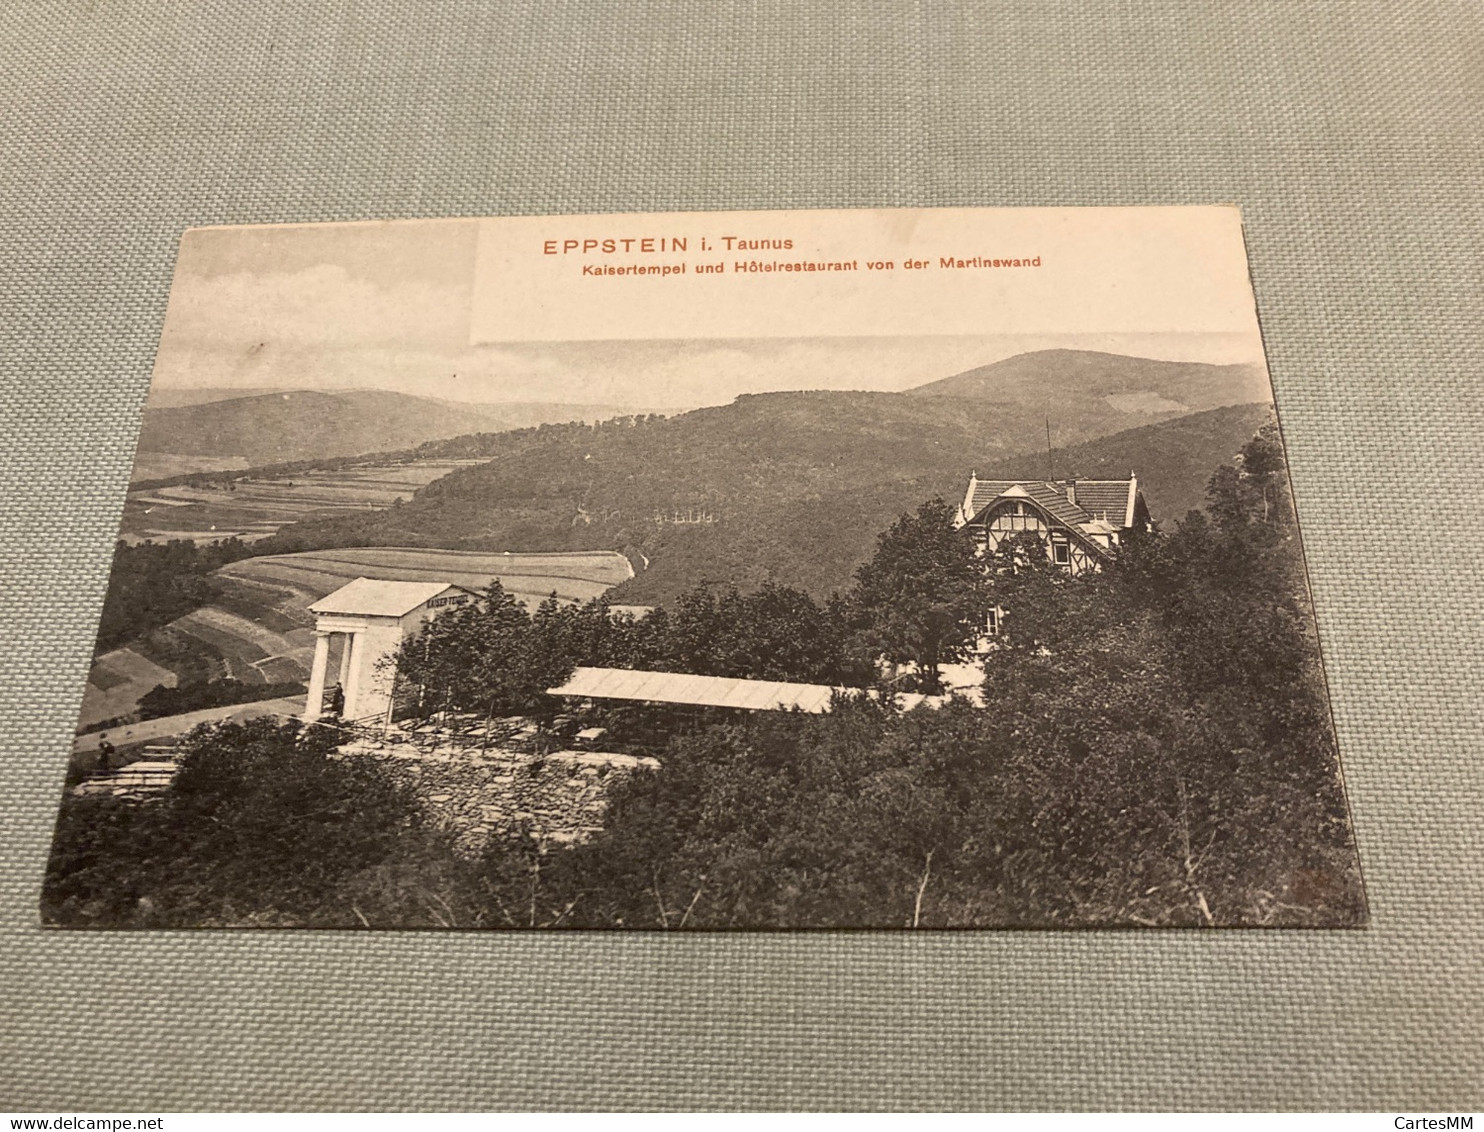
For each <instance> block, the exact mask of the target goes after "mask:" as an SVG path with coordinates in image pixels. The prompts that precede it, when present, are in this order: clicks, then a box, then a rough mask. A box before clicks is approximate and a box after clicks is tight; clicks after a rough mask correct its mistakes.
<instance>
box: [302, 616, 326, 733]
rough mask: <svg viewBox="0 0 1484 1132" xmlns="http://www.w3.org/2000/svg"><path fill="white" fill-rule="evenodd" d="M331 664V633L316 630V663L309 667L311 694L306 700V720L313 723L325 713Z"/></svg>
mask: <svg viewBox="0 0 1484 1132" xmlns="http://www.w3.org/2000/svg"><path fill="white" fill-rule="evenodd" d="M329 664H330V634H329V633H326V632H324V631H322V630H320V629H316V630H315V631H314V663H313V664H312V665H311V666H310V669H309V695H308V697H307V698H306V699H305V701H304V722H305V723H313V722H314V721H315V720H316V719H318V718H319V717H320V716H321V715H323V714H324V707H325V669H326V668H328V667H329Z"/></svg>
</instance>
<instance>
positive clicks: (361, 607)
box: [309, 578, 473, 617]
mask: <svg viewBox="0 0 1484 1132" xmlns="http://www.w3.org/2000/svg"><path fill="white" fill-rule="evenodd" d="M448 590H458V591H459V592H461V593H472V592H473V591H471V590H465V589H464V587H462V586H455V585H453V584H452V583H450V582H386V581H382V580H381V579H379V578H357V579H356V580H355V581H353V582H347V583H346V584H345V585H343V586H341V587H340V588H339V589H338V590H336V591H335V592H334V593H329V594H326V595H325V596H324V597H322V598H320V599H319V600H318V601H317V602H315V603H314V604H313V605H311V606H310V607H309V612H311V613H344V614H348V615H350V616H356V617H405V616H406V615H407V614H409V613H411V612H412V611H413V610H414V609H416V608H417V607H418V606H420V605H422V604H423V603H424V602H427V601H431V600H432V599H433V598H435V597H438V596H439V595H440V594H443V593H445V592H446V591H448Z"/></svg>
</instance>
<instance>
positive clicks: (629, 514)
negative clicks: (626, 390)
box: [263, 392, 1268, 602]
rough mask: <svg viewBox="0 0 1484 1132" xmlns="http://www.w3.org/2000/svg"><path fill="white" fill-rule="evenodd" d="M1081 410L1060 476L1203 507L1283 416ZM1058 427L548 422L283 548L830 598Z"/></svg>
mask: <svg viewBox="0 0 1484 1132" xmlns="http://www.w3.org/2000/svg"><path fill="white" fill-rule="evenodd" d="M1065 409H1066V411H1065V413H1064V414H1056V415H1053V416H1052V430H1053V436H1054V438H1055V439H1056V440H1057V442H1058V452H1057V455H1056V457H1055V460H1056V466H1055V470H1056V474H1057V475H1058V476H1062V475H1070V474H1077V475H1082V476H1086V477H1093V476H1097V475H1103V474H1107V475H1113V474H1117V475H1123V474H1127V472H1128V471H1129V469H1130V468H1134V469H1136V470H1138V471H1139V474H1140V477H1141V480H1142V481H1143V482H1144V483H1145V484H1146V485H1147V489H1148V495H1149V498H1150V502H1151V506H1153V507H1156V513H1167V514H1178V513H1183V511H1184V510H1185V509H1186V508H1188V507H1189V506H1193V505H1195V504H1198V503H1199V502H1200V498H1201V494H1202V492H1203V491H1204V487H1205V483H1206V480H1207V479H1208V478H1209V476H1210V474H1211V471H1212V469H1214V467H1215V466H1216V465H1217V464H1220V463H1222V462H1225V461H1227V460H1229V459H1230V458H1231V455H1232V453H1234V452H1236V451H1237V450H1238V449H1239V448H1240V447H1241V445H1242V444H1243V443H1244V442H1245V441H1246V440H1247V439H1248V438H1249V437H1250V436H1251V434H1252V432H1253V431H1254V430H1255V429H1256V428H1257V426H1258V424H1259V423H1261V420H1262V419H1263V418H1264V415H1265V414H1266V413H1267V411H1268V408H1267V406H1266V404H1261V405H1248V406H1238V407H1235V408H1230V409H1224V410H1217V411H1216V412H1213V413H1204V414H1195V415H1186V416H1184V417H1180V418H1176V419H1173V420H1169V421H1168V423H1165V424H1159V425H1155V426H1153V427H1148V426H1146V427H1144V428H1136V429H1135V430H1134V431H1133V432H1129V431H1127V430H1129V428H1130V426H1131V425H1133V426H1139V425H1144V424H1145V422H1147V421H1148V420H1149V419H1150V415H1151V414H1148V413H1138V412H1128V411H1122V410H1119V409H1117V408H1115V407H1113V406H1111V405H1109V404H1106V403H1100V402H1099V400H1098V399H1097V398H1095V397H1090V398H1088V399H1087V400H1086V401H1084V402H1083V403H1081V404H1069V405H1067V406H1065ZM1154 416H1155V417H1156V419H1158V418H1161V417H1164V416H1167V414H1162V413H1160V414H1154ZM1045 434H1046V415H1045V413H1044V411H1043V410H1042V409H1041V408H1039V407H1035V408H1032V407H1029V406H1024V405H1021V406H1016V405H1005V404H1002V403H995V402H983V403H981V402H979V401H975V400H969V399H961V398H954V397H921V396H911V395H906V394H890V393H841V392H828V393H826V392H814V393H776V394H762V395H757V396H747V397H740V398H738V399H737V400H736V401H735V402H733V403H732V404H730V405H725V406H720V407H717V408H711V409H701V410H697V411H695V412H691V413H686V414H684V415H682V416H678V417H672V418H668V419H660V418H652V417H651V418H640V419H625V420H618V421H610V422H605V423H603V424H601V425H597V426H593V427H574V426H562V427H552V428H548V429H543V430H540V431H539V432H535V433H531V434H528V435H527V436H526V437H525V438H524V439H522V440H521V441H520V442H519V443H514V444H512V445H511V446H510V447H508V448H507V449H506V450H505V451H504V453H503V454H502V455H500V456H499V457H497V458H495V459H493V460H491V461H489V462H488V463H485V464H481V465H478V466H474V467H468V468H464V469H461V470H459V471H457V472H454V473H452V474H451V475H448V476H446V477H444V478H443V479H441V480H438V481H435V482H434V483H432V484H430V485H429V486H428V487H426V488H424V489H423V490H422V491H420V492H418V493H417V495H416V496H414V497H413V499H412V500H410V501H409V502H408V503H406V504H404V505H401V506H398V507H394V508H391V509H389V510H387V511H382V512H374V513H369V514H365V515H354V516H346V517H343V518H339V519H333V520H325V521H321V522H305V523H299V524H295V525H293V526H291V527H286V528H284V530H283V531H282V532H280V534H279V535H278V536H277V537H276V538H274V539H272V540H269V543H270V544H271V548H272V549H274V550H295V549H307V548H311V547H323V546H337V545H339V546H344V545H353V544H361V545H368V544H372V545H400V546H417V545H421V546H447V547H455V548H469V549H488V550H519V551H551V550H565V549H574V550H577V549H584V550H585V549H629V550H633V551H637V552H639V553H641V554H642V555H643V556H644V557H646V558H648V559H649V561H650V568H649V569H648V570H647V571H644V572H643V573H642V574H641V576H640V577H638V578H636V579H634V580H633V581H631V582H629V583H626V584H625V585H624V586H623V587H621V588H620V590H619V591H615V596H616V597H618V598H619V599H620V600H634V601H645V602H649V601H654V600H663V599H665V598H669V597H673V596H674V595H675V594H677V593H679V592H681V591H683V590H685V589H688V588H690V587H691V586H693V585H695V584H696V583H697V582H700V581H721V582H734V583H736V584H738V585H739V586H743V587H746V586H750V585H753V584H756V583H758V582H761V581H763V580H766V579H768V578H772V579H774V580H776V581H778V582H782V583H786V584H790V585H795V586H801V587H803V588H806V589H808V590H809V591H811V592H813V593H816V594H827V593H828V592H829V591H830V590H832V589H835V588H838V587H843V586H844V585H846V584H847V583H848V581H849V578H850V576H851V574H852V572H853V571H854V569H855V567H856V566H857V565H858V564H859V562H860V561H862V560H864V558H865V557H866V555H867V553H868V552H869V550H870V547H871V546H872V545H873V540H874V538H875V535H876V533H877V532H878V531H880V530H881V529H882V528H884V527H885V526H887V525H888V524H889V523H890V522H891V521H892V519H894V518H895V517H896V515H897V514H898V513H900V512H901V511H903V510H905V509H907V508H909V507H913V506H915V505H916V504H917V503H918V502H920V501H921V500H922V499H924V498H927V497H930V496H932V495H938V494H941V495H944V496H945V497H953V496H955V495H957V494H958V493H960V492H961V491H962V490H963V485H964V481H965V479H966V478H967V475H968V472H969V470H970V469H971V468H978V470H979V472H980V474H981V475H982V476H988V475H991V474H996V468H998V467H1005V468H1011V467H1013V468H1017V469H1021V471H1017V472H1015V473H1013V474H1036V475H1044V474H1045V469H1046V452H1045ZM1114 434H1121V435H1118V436H1115V435H1114ZM1140 434H1142V435H1140ZM1099 437H1103V438H1106V439H1105V440H1099V439H1098V438H1099ZM1100 445H1102V446H1103V447H1100ZM1006 474H1012V473H1010V472H1006ZM1161 505H1162V506H1161ZM1163 509H1167V510H1163ZM263 549H269V546H268V545H264V546H263ZM637 558H638V556H637V555H636V559H637Z"/></svg>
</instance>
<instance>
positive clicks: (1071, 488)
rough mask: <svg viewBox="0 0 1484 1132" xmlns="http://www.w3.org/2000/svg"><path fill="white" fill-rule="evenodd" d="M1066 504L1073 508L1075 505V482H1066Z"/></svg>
mask: <svg viewBox="0 0 1484 1132" xmlns="http://www.w3.org/2000/svg"><path fill="white" fill-rule="evenodd" d="M1067 502H1068V503H1070V504H1071V505H1072V506H1073V507H1075V506H1076V505H1077V481H1076V480H1067Z"/></svg>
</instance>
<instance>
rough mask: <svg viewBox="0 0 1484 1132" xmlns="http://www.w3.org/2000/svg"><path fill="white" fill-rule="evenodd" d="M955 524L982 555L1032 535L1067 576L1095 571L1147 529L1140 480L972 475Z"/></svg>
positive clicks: (1130, 474)
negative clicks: (983, 477)
mask: <svg viewBox="0 0 1484 1132" xmlns="http://www.w3.org/2000/svg"><path fill="white" fill-rule="evenodd" d="M956 524H957V525H958V526H959V527H960V528H962V529H964V530H966V532H967V533H968V534H969V536H970V537H971V538H972V539H973V540H974V542H975V545H976V546H977V547H978V549H979V553H980V554H981V555H991V554H993V553H994V552H995V551H996V550H998V549H999V545H1000V543H1001V541H1002V540H1004V539H1005V538H1007V537H1008V536H1010V535H1014V534H1018V533H1020V532H1021V531H1031V532H1033V533H1034V534H1035V535H1036V536H1037V537H1038V538H1040V540H1041V542H1042V544H1043V545H1044V546H1045V547H1046V555H1047V557H1048V558H1050V559H1051V561H1052V562H1054V563H1055V564H1056V565H1058V566H1060V567H1062V568H1063V569H1065V570H1066V571H1067V572H1068V573H1069V574H1080V573H1082V572H1083V571H1085V570H1095V569H1097V568H1098V565H1099V564H1100V563H1101V562H1103V561H1104V560H1106V559H1107V558H1108V557H1109V555H1110V554H1111V553H1112V551H1113V548H1114V547H1116V546H1118V545H1119V544H1120V543H1121V542H1122V541H1123V540H1124V538H1126V537H1127V536H1128V535H1129V533H1130V532H1132V531H1134V530H1137V529H1145V530H1147V529H1148V526H1149V509H1148V508H1147V507H1146V506H1145V505H1144V497H1143V496H1142V495H1141V494H1140V493H1139V477H1138V476H1136V475H1134V473H1132V472H1130V473H1129V475H1128V478H1127V479H1119V480H981V479H980V478H979V477H978V475H977V474H970V476H969V487H968V490H967V491H966V492H965V493H964V501H963V503H962V504H960V505H959V512H958V515H957V517H956Z"/></svg>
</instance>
